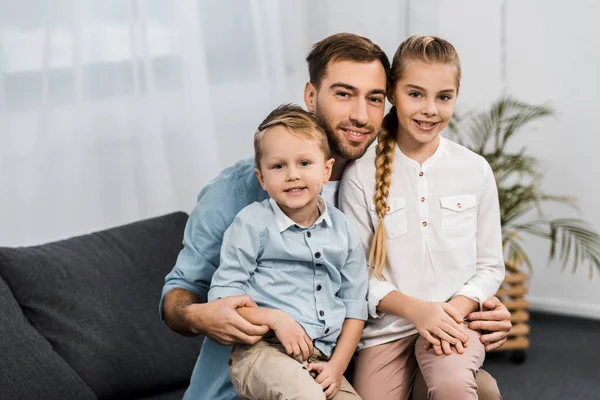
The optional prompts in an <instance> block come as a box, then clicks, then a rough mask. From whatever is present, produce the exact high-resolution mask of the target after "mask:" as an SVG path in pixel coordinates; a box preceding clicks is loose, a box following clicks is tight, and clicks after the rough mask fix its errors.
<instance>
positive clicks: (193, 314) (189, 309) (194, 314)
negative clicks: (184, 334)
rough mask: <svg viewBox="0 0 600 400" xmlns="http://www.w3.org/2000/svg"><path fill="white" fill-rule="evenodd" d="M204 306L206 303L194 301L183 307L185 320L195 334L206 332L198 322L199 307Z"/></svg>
mask: <svg viewBox="0 0 600 400" xmlns="http://www.w3.org/2000/svg"><path fill="white" fill-rule="evenodd" d="M202 306H204V304H199V303H193V304H188V305H187V306H183V307H182V308H181V313H182V316H183V320H184V321H185V324H186V326H187V328H188V330H189V331H190V332H191V333H192V334H194V335H203V334H204V330H203V329H201V328H200V327H198V326H197V325H198V324H197V323H196V322H197V320H198V309H199V308H202Z"/></svg>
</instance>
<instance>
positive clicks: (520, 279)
mask: <svg viewBox="0 0 600 400" xmlns="http://www.w3.org/2000/svg"><path fill="white" fill-rule="evenodd" d="M553 114H554V111H553V110H552V108H550V107H548V106H545V105H531V104H527V103H523V102H520V101H518V100H515V99H513V98H510V97H502V98H500V99H499V100H498V101H496V102H495V103H494V104H492V106H491V107H490V108H489V109H488V110H487V111H483V112H479V113H476V114H472V115H470V116H468V117H465V118H461V117H458V118H455V119H454V121H453V123H452V124H451V125H450V126H449V130H450V132H451V134H452V136H453V137H454V139H455V140H456V141H457V142H459V143H460V144H462V145H463V146H465V147H467V148H469V149H471V150H472V151H474V152H476V153H478V154H480V155H481V156H483V157H485V159H486V160H487V161H488V162H489V164H490V166H491V167H492V169H493V171H494V175H495V178H496V182H497V185H498V196H499V199H500V219H501V225H502V244H503V246H504V254H505V262H506V278H505V280H504V283H503V285H502V287H501V288H500V290H499V291H498V293H497V296H498V297H499V298H500V299H501V300H502V301H503V302H504V304H505V305H506V306H507V307H508V309H509V310H510V312H511V319H512V322H513V329H512V330H511V332H510V337H509V340H508V341H507V342H506V343H505V345H504V346H502V347H501V348H500V350H510V351H512V354H511V359H512V360H513V361H515V362H523V361H525V358H526V353H525V349H527V348H528V347H529V340H528V338H527V335H528V333H529V326H528V325H527V321H528V320H529V314H528V313H527V307H528V303H527V301H526V300H525V298H524V296H525V294H526V293H527V286H526V283H527V280H528V277H529V274H530V273H531V272H532V265H531V261H530V259H529V257H528V255H527V251H526V246H525V239H526V237H527V235H533V236H537V237H541V238H543V239H546V240H547V241H548V244H549V260H556V261H558V262H559V263H560V264H562V268H563V269H565V268H567V267H568V266H571V268H572V269H573V270H576V269H577V267H578V266H581V265H587V266H588V267H589V275H590V279H591V277H592V275H593V271H594V269H598V270H600V236H599V235H598V233H597V232H595V231H594V230H593V229H591V228H590V227H589V225H588V224H587V223H586V222H585V221H584V220H583V219H581V218H549V217H548V216H547V215H546V214H544V210H543V205H544V204H545V203H548V202H557V203H560V204H563V205H566V206H568V207H571V208H574V209H577V207H576V199H575V198H573V197H568V196H557V195H551V194H547V193H545V192H544V191H543V190H542V189H541V186H540V183H541V180H542V174H541V172H540V169H539V162H538V160H537V159H536V158H535V157H533V156H531V155H529V154H527V151H526V148H525V147H522V148H520V149H519V150H516V151H515V150H514V148H512V147H511V146H509V143H510V141H511V139H513V138H514V137H515V135H516V134H517V133H518V132H520V131H522V128H523V127H525V126H526V125H527V124H529V123H531V122H533V121H536V120H539V119H541V118H545V117H549V116H552V115H553Z"/></svg>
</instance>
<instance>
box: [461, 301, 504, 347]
mask: <svg viewBox="0 0 600 400" xmlns="http://www.w3.org/2000/svg"><path fill="white" fill-rule="evenodd" d="M469 320H470V321H471V322H470V323H469V328H471V329H473V330H477V331H487V332H489V333H486V334H485V335H481V338H480V340H481V343H483V344H484V345H485V351H491V350H494V349H497V348H498V347H500V346H502V345H503V344H504V343H505V342H506V339H507V337H508V332H509V331H510V329H511V328H512V323H511V322H510V312H509V311H508V309H507V308H506V306H505V305H504V304H502V302H501V301H500V300H499V299H498V298H497V297H490V298H489V299H487V300H486V301H485V302H484V303H483V311H479V312H473V313H471V314H469Z"/></svg>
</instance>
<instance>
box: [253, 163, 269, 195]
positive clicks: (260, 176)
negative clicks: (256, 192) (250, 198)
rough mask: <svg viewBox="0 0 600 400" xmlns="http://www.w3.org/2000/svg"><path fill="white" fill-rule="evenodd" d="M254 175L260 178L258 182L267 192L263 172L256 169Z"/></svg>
mask: <svg viewBox="0 0 600 400" xmlns="http://www.w3.org/2000/svg"><path fill="white" fill-rule="evenodd" d="M254 173H255V174H256V177H257V178H258V182H259V183H260V186H262V188H263V189H264V190H267V189H266V188H265V180H264V179H263V175H262V172H260V169H258V168H254Z"/></svg>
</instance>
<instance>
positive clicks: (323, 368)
mask: <svg viewBox="0 0 600 400" xmlns="http://www.w3.org/2000/svg"><path fill="white" fill-rule="evenodd" d="M307 367H308V370H309V371H315V372H316V373H318V375H317V377H316V378H315V382H317V383H318V384H319V385H321V387H322V388H323V392H324V393H325V397H326V398H327V400H330V399H333V398H334V397H335V395H336V394H337V393H338V392H339V391H340V387H341V386H342V375H343V373H344V372H343V371H342V369H341V368H340V367H339V366H338V365H337V364H335V363H332V362H331V361H329V362H317V363H310V364H308V365H307Z"/></svg>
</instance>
